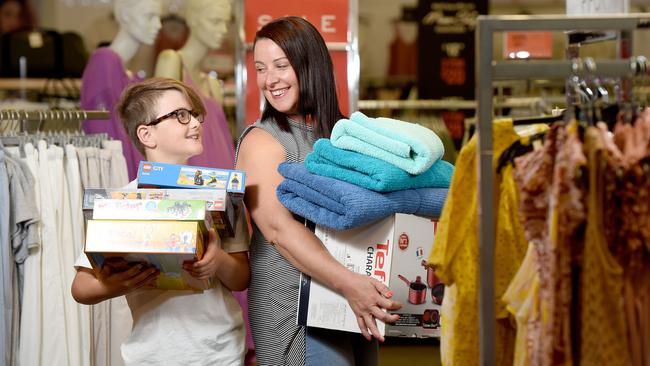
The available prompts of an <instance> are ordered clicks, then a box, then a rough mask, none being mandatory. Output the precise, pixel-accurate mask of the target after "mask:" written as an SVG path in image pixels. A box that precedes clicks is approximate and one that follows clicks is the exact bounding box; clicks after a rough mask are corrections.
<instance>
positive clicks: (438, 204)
mask: <svg viewBox="0 0 650 366" xmlns="http://www.w3.org/2000/svg"><path fill="white" fill-rule="evenodd" d="M278 172H280V174H282V176H283V177H285V180H283V181H282V182H281V183H280V184H279V185H278V189H277V192H276V193H277V196H278V199H279V200H280V202H281V203H282V204H283V205H284V206H285V207H286V208H287V209H289V211H291V212H293V213H295V214H298V215H300V216H302V217H304V218H306V219H309V220H311V221H313V222H314V223H316V224H318V225H320V226H324V227H328V228H332V229H335V230H345V229H351V228H355V227H359V226H364V225H367V224H370V223H372V222H375V221H377V220H380V219H383V218H385V217H387V216H390V215H392V214H394V213H407V214H415V215H421V216H429V217H439V216H440V211H441V210H442V206H443V205H444V203H445V199H446V198H447V189H446V188H418V189H407V190H403V191H395V192H390V193H379V192H374V191H371V190H368V189H365V188H361V187H359V186H355V185H354V184H350V183H347V182H343V181H340V180H337V179H334V178H329V177H323V176H320V175H315V174H311V173H310V172H309V171H307V168H305V166H304V165H303V164H300V163H282V164H280V166H279V167H278Z"/></svg>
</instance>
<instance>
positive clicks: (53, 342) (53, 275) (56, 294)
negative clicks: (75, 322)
mask: <svg viewBox="0 0 650 366" xmlns="http://www.w3.org/2000/svg"><path fill="white" fill-rule="evenodd" d="M38 155H39V159H38V160H39V162H40V164H39V174H38V177H40V181H39V189H40V191H41V222H42V227H41V238H43V242H42V248H43V251H42V257H41V259H42V263H41V265H42V271H41V285H42V287H41V288H42V290H41V291H42V293H43V294H42V296H43V300H42V305H43V306H42V308H41V311H42V327H43V328H42V329H43V331H42V333H41V337H42V338H41V350H42V354H41V355H42V357H43V358H42V359H41V360H40V362H50V363H52V364H60V365H69V364H71V362H70V359H69V357H68V356H69V355H68V351H67V349H68V338H67V335H66V324H65V317H64V316H62V315H63V314H65V310H64V309H65V305H64V298H63V296H64V295H63V278H62V277H63V268H62V264H63V259H62V258H61V252H60V250H59V248H60V247H61V243H60V242H59V239H60V237H59V235H58V229H57V217H56V207H55V206H54V205H55V201H54V196H55V193H54V191H53V187H52V184H53V181H52V178H53V174H56V169H57V168H58V167H57V166H56V161H55V159H56V158H55V157H54V156H53V151H52V150H48V148H47V143H46V142H45V141H43V140H41V141H39V142H38ZM57 194H58V192H57ZM65 294H66V295H68V294H69V292H68V291H66V292H65ZM27 344H29V341H28V343H27ZM23 346H25V345H23ZM38 364H41V363H38Z"/></svg>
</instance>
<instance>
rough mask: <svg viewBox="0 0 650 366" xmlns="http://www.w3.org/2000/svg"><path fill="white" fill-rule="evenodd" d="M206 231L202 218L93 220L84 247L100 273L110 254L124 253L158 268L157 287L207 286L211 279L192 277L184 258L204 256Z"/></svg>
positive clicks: (183, 288)
mask: <svg viewBox="0 0 650 366" xmlns="http://www.w3.org/2000/svg"><path fill="white" fill-rule="evenodd" d="M206 235H207V230H206V228H205V225H204V224H203V222H202V221H141V220H140V221H136V220H89V221H88V227H87V230H86V244H85V247H84V251H85V252H86V255H87V256H88V259H89V260H90V263H91V265H92V267H93V269H94V270H95V273H96V274H97V276H98V277H99V276H100V271H101V268H102V266H103V265H104V261H105V260H106V258H109V257H122V258H124V259H125V260H126V261H127V262H129V263H133V262H146V263H148V264H149V265H151V266H154V267H156V268H158V269H159V270H160V276H159V277H158V280H157V282H156V287H157V288H160V289H168V290H204V289H207V288H209V287H210V281H207V280H206V281H202V280H198V279H196V278H194V277H192V276H191V275H190V274H189V273H188V272H187V271H185V270H184V269H183V262H185V261H188V260H195V259H200V258H202V257H203V253H204V251H205V244H206Z"/></svg>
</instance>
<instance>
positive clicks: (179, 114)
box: [146, 108, 203, 126]
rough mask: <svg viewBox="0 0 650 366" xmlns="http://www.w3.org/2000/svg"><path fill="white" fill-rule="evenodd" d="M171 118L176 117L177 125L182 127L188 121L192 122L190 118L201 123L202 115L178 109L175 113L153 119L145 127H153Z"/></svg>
mask: <svg viewBox="0 0 650 366" xmlns="http://www.w3.org/2000/svg"><path fill="white" fill-rule="evenodd" d="M171 117H176V120H178V123H180V124H182V125H186V124H188V123H190V121H191V120H192V117H194V118H196V120H197V121H198V122H199V123H203V115H202V114H199V113H194V112H192V111H190V110H189V109H185V108H179V109H177V110H175V111H171V112H169V113H167V114H166V115H164V116H160V117H158V118H156V119H154V120H153V121H151V122H149V123H147V124H146V126H155V125H157V124H159V123H160V122H162V121H164V120H166V119H168V118H171Z"/></svg>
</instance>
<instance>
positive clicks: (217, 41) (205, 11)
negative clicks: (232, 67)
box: [185, 0, 232, 49]
mask: <svg viewBox="0 0 650 366" xmlns="http://www.w3.org/2000/svg"><path fill="white" fill-rule="evenodd" d="M231 12H232V5H231V1H230V0H187V2H186V4H185V19H186V21H187V26H188V27H189V28H190V32H191V34H193V35H194V37H195V38H196V39H197V40H198V41H199V42H201V43H202V44H204V45H205V46H207V47H208V48H209V49H217V48H219V47H220V46H221V43H222V41H223V37H224V35H225V34H226V33H227V32H228V23H229V22H230V15H231Z"/></svg>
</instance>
